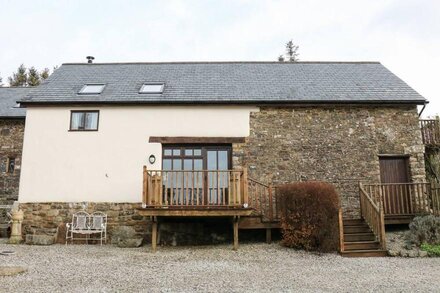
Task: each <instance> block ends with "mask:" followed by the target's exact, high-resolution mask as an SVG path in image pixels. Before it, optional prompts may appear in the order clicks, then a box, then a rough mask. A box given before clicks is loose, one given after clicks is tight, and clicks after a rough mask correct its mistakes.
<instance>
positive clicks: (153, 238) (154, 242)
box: [151, 217, 157, 252]
mask: <svg viewBox="0 0 440 293" xmlns="http://www.w3.org/2000/svg"><path fill="white" fill-rule="evenodd" d="M151 219H152V221H153V224H152V226H151V249H152V250H153V252H156V248H157V217H152V218H151Z"/></svg>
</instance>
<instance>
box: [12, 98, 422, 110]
mask: <svg viewBox="0 0 440 293" xmlns="http://www.w3.org/2000/svg"><path fill="white" fill-rule="evenodd" d="M19 103H20V106H21V108H24V107H26V106H31V105H35V106H44V105H46V106H49V105H51V106H55V105H59V106H61V105H106V104H107V105H210V104H211V105H278V106H279V105H381V106H383V105H409V104H412V105H414V104H415V105H424V107H425V106H426V104H427V102H426V101H417V100H407V101H405V100H395V101H371V100H370V101H365V100H364V101H329V100H321V101H316V100H299V101H258V100H244V101H230V100H229V101H225V100H223V101H221V100H219V101H206V100H205V101H194V100H183V101H177V100H174V101H164V100H150V101H135V100H131V101H92V100H88V101H87V100H86V101H74V100H73V101H72V100H70V101H30V100H27V101H23V100H22V101H19ZM23 106H24V107H23Z"/></svg>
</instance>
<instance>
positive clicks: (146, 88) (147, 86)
mask: <svg viewBox="0 0 440 293" xmlns="http://www.w3.org/2000/svg"><path fill="white" fill-rule="evenodd" d="M164 86H165V84H164V83H160V82H157V83H144V84H143V85H142V87H141V89H140V90H139V93H140V94H161V93H163V88H164Z"/></svg>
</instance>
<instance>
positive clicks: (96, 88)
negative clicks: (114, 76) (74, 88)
mask: <svg viewBox="0 0 440 293" xmlns="http://www.w3.org/2000/svg"><path fill="white" fill-rule="evenodd" d="M104 87H105V84H86V85H84V86H83V87H82V89H81V90H80V91H79V92H78V94H80V95H99V94H100V93H102V91H103V90H104Z"/></svg>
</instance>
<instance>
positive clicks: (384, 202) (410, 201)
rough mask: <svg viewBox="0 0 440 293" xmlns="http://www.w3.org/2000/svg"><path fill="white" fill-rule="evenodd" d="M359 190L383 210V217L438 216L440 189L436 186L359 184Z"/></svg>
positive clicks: (423, 184)
mask: <svg viewBox="0 0 440 293" xmlns="http://www.w3.org/2000/svg"><path fill="white" fill-rule="evenodd" d="M361 189H362V190H364V191H365V193H367V194H368V195H369V197H370V198H371V200H372V201H373V203H374V204H375V205H377V206H380V207H381V208H383V211H384V214H385V217H387V216H400V215H417V214H427V213H430V214H435V215H440V187H439V186H438V185H436V184H432V183H427V182H420V183H382V184H361Z"/></svg>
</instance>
